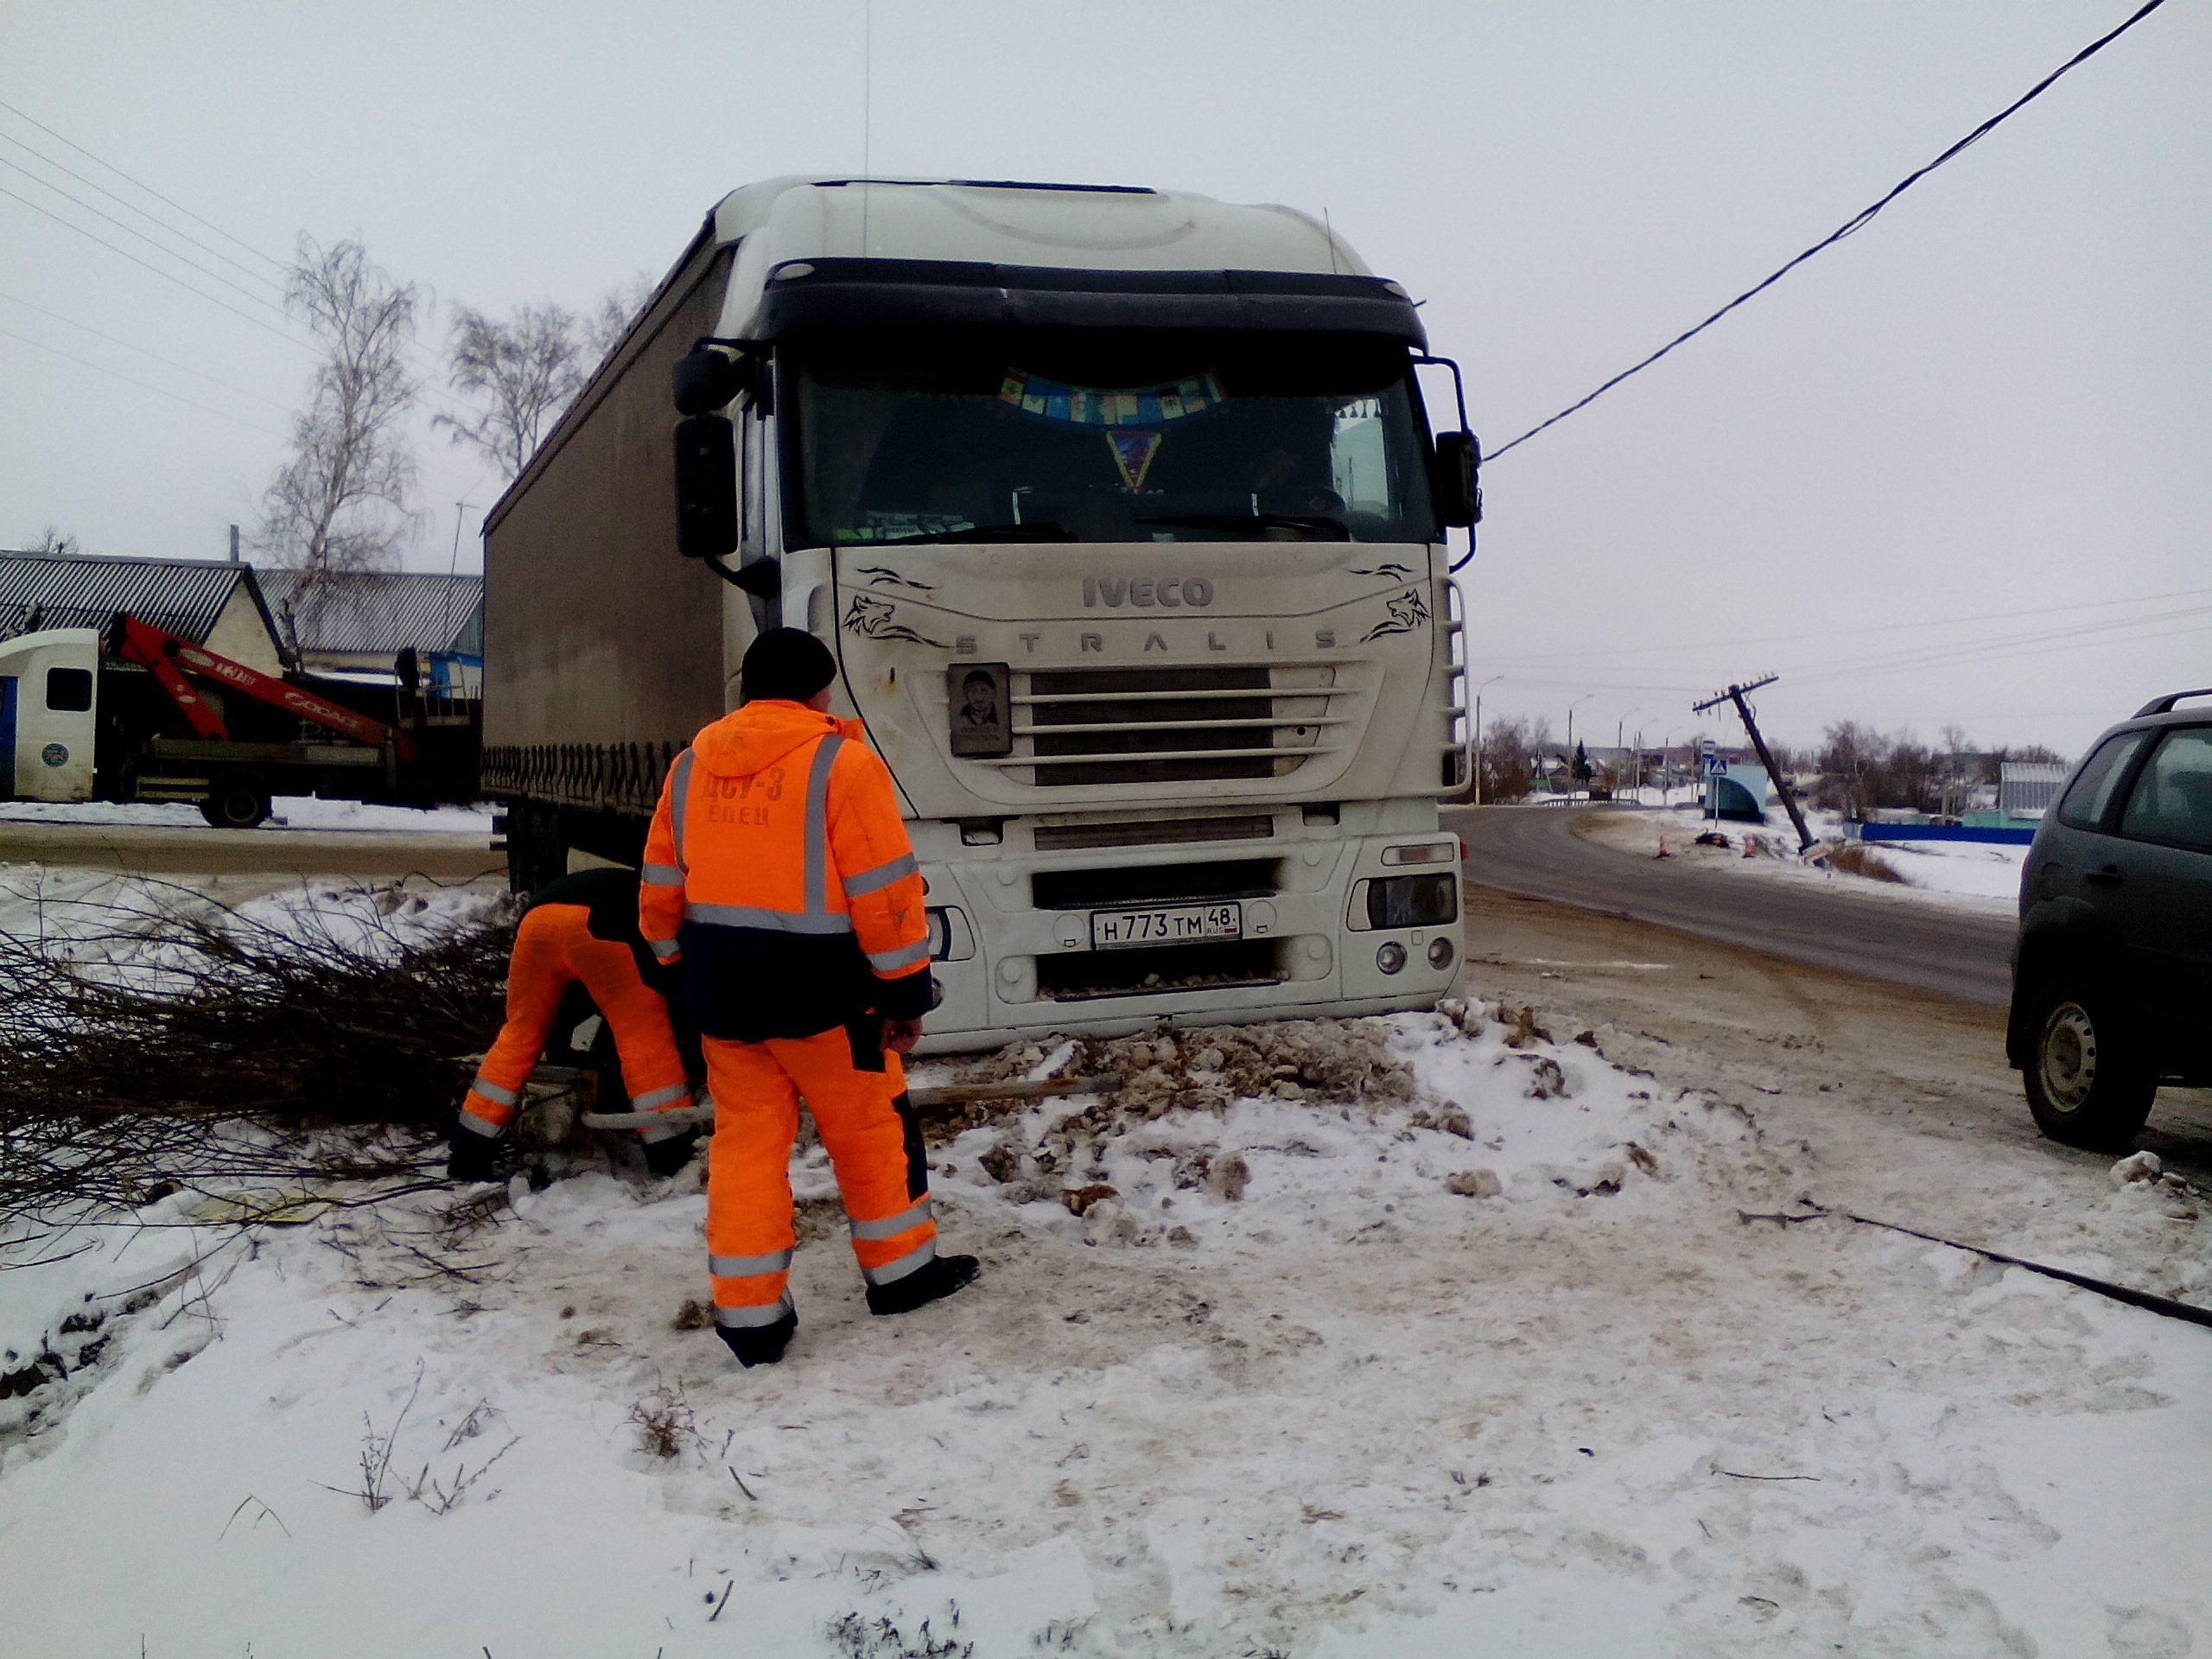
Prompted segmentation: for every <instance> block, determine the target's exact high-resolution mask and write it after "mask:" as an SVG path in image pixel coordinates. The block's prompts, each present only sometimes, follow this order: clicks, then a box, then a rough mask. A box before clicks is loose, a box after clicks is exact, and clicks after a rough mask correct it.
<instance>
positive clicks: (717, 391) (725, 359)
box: [669, 346, 762, 415]
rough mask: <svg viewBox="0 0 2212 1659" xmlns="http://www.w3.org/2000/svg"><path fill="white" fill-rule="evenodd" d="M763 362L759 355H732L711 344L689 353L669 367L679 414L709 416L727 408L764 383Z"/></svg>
mask: <svg viewBox="0 0 2212 1659" xmlns="http://www.w3.org/2000/svg"><path fill="white" fill-rule="evenodd" d="M761 368H762V365H761V364H760V359H757V358H753V357H731V356H729V355H728V354H727V353H721V352H718V351H715V350H714V349H713V348H712V347H711V346H698V347H696V349H694V350H692V351H689V352H686V353H684V354H683V356H682V357H679V358H677V359H676V361H675V363H674V364H673V365H671V367H670V369H669V382H670V385H671V389H672V390H673V391H674V392H675V394H676V412H677V414H679V415H709V414H712V413H713V412H714V411H715V410H718V409H726V408H728V406H729V405H730V404H732V403H734V401H736V399H737V398H738V397H741V396H742V395H744V394H745V393H747V392H749V391H753V390H754V389H755V388H756V387H757V385H759V383H760V374H761Z"/></svg>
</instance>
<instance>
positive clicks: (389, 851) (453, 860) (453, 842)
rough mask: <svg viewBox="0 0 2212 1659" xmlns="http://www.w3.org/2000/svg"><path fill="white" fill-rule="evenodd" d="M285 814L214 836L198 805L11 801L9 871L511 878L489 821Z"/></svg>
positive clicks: (466, 814) (334, 810)
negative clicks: (29, 867)
mask: <svg viewBox="0 0 2212 1659" xmlns="http://www.w3.org/2000/svg"><path fill="white" fill-rule="evenodd" d="M280 820H283V821H281V822H280ZM491 838H492V820H491V815H490V814H489V812H485V811H474V810H467V809H464V808H459V807H442V808H439V809H437V810H434V811H429V812H417V811H411V810H408V809H406V808H404V807H378V806H364V805H362V804H359V803H357V802H352V801H319V800H312V799H307V798H282V799H280V800H278V802H277V817H276V818H272V819H271V820H270V822H269V823H266V824H264V825H263V826H262V827H261V828H259V829H210V828H208V827H207V824H206V823H203V822H202V821H201V820H200V812H199V809H197V808H196V807H191V806H159V805H150V804H137V803H134V804H129V805H111V804H105V803H101V802H91V803H86V804H78V805H47V804H43V803H38V802H22V801H17V802H10V803H8V804H6V805H5V806H4V807H0V864H10V863H13V864H45V865H67V866H75V867H82V868H92V869H114V870H124V871H129V872H131V873H134V874H159V875H270V876H284V877H299V876H307V875H343V876H348V877H352V878H354V879H357V880H358V879H365V878H372V877H377V876H399V875H406V874H410V872H412V873H415V874H422V875H427V876H432V877H435V878H436V879H437V880H440V881H454V880H461V881H468V880H476V879H478V878H479V877H501V876H504V875H505V874H506V855H505V854H503V853H494V852H492V851H490V850H489V849H490V847H491Z"/></svg>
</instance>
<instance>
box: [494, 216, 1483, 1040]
mask: <svg viewBox="0 0 2212 1659" xmlns="http://www.w3.org/2000/svg"><path fill="white" fill-rule="evenodd" d="M1416 365H1436V366H1435V370H1434V371H1433V378H1431V379H1430V381H1429V385H1430V389H1431V390H1432V391H1437V390H1440V389H1441V390H1444V391H1445V392H1446V397H1448V398H1449V399H1450V400H1451V414H1450V416H1449V417H1448V418H1447V419H1446V420H1445V421H1443V422H1441V423H1440V424H1442V425H1444V426H1445V427H1446V429H1445V430H1443V431H1440V432H1439V431H1434V430H1433V428H1432V420H1433V414H1432V411H1431V410H1429V409H1428V408H1427V406H1426V405H1425V404H1424V403H1423V401H1422V397H1421V385H1420V384H1419V381H1418V380H1417V377H1416ZM1458 384H1459V375H1458V371H1457V369H1456V368H1454V367H1453V366H1452V365H1451V364H1450V363H1449V362H1448V361H1447V360H1446V359H1432V358H1429V357H1428V356H1427V341H1426V339H1425V336H1424V334H1423V332H1422V328H1421V321H1420V319H1419V317H1418V315H1416V313H1415V311H1414V305H1413V302H1412V301H1411V300H1410V299H1409V298H1408V296H1407V294H1406V292H1405V290H1404V289H1402V288H1401V287H1399V286H1398V285H1397V284H1396V283H1391V282H1387V281H1384V280H1383V279H1382V278H1380V277H1375V276H1373V275H1371V274H1370V273H1369V272H1368V271H1367V270H1366V268H1365V266H1364V265H1363V264H1362V263H1361V262H1360V260H1359V258H1358V257H1357V255H1356V254H1354V253H1353V252H1352V251H1351V249H1349V248H1348V247H1346V246H1345V245H1344V244H1343V243H1342V242H1341V241H1338V240H1337V239H1335V238H1333V237H1332V234H1331V233H1330V232H1328V231H1327V230H1326V229H1325V227H1324V226H1321V225H1319V224H1318V223H1316V222H1315V221H1314V220H1313V219H1310V218H1308V217H1306V215H1304V214H1302V213H1296V212H1294V211H1292V210H1291V209H1288V208H1284V207H1232V206H1228V205H1224V204H1222V203H1219V202H1215V201H1211V200H1207V199H1205V198H1204V197H1199V196H1191V195H1179V194H1169V193H1164V192H1158V191H1153V190H1143V189H1128V188H1099V187H1090V186H1064V185H1037V184H1018V183H1006V182H989V181H890V180H884V181H859V180H849V179H836V178H823V179H812V178H788V179H777V180H772V181H767V182H765V183H761V184H755V185H751V186H748V187H747V188H744V189H741V190H739V191H736V192H735V193H734V194H731V195H730V196H729V197H728V198H727V199H726V200H723V201H722V202H721V204H720V205H719V206H717V207H715V210H714V212H713V213H710V214H709V216H708V219H707V221H706V223H705V225H704V226H703V227H702V229H701V231H700V232H699V234H698V236H697V238H696V239H695V240H694V241H693V243H692V245H691V246H690V249H689V250H688V251H686V252H685V254H684V255H683V258H682V259H681V260H680V261H679V262H678V263H677V266H676V268H675V269H674V270H673V271H672V272H671V274H670V276H669V277H668V278H667V279H666V280H665V281H664V283H662V284H661V286H660V288H659V289H658V292H657V293H656V294H655V296H654V297H653V299H652V302H650V303H649V305H648V306H647V308H646V309H645V313H644V315H642V316H641V317H640V319H639V321H638V322H637V324H636V325H635V326H634V327H632V330H631V332H630V334H629V335H628V337H627V338H626V340H624V341H623V343H622V344H621V345H620V346H619V347H618V348H617V349H616V350H615V351H614V352H613V353H612V354H611V355H610V356H609V357H608V359H607V361H606V362H605V363H604V364H603V365H601V368H600V370H599V372H598V373H597V375H596V376H595V377H594V379H593V381H592V382H591V384H590V385H589V386H588V388H587V389H586V391H584V393H583V394H582V397H579V399H578V400H577V402H576V404H575V406H574V407H572V408H571V409H570V410H569V411H568V413H567V415H566V416H565V417H564V418H563V420H562V422H561V423H560V425H559V426H558V427H557V429H556V430H555V431H554V433H553V434H552V435H551V436H550V438H549V439H548V440H547V442H545V444H544V446H543V448H542V449H541V450H540V451H539V453H538V454H537V456H536V457H535V458H534V459H533V460H532V461H531V464H530V466H529V467H527V468H526V469H525V470H524V473H523V474H522V475H521V476H520V477H519V478H518V480H516V481H515V484H514V486H512V488H511V489H510V490H509V491H508V493H507V494H506V495H505V498H504V499H502V500H501V501H500V502H499V505H498V506H497V507H495V508H494V509H493V512H492V514H491V515H490V518H489V519H488V521H487V524H486V576H487V593H486V623H485V641H486V666H485V696H486V703H485V715H484V741H485V745H486V747H485V753H484V776H485V783H486V788H487V791H488V792H489V793H491V794H492V795H493V796H495V797H497V798H502V799H504V800H505V803H506V807H507V817H506V823H505V834H506V836H507V843H506V844H507V849H508V853H509V856H510V861H511V865H512V872H513V875H514V879H515V880H516V882H517V884H518V886H521V887H529V886H534V885H536V884H537V883H539V882H542V881H543V880H548V879H550V877H552V876H553V875H556V874H560V873H561V872H562V871H563V870H564V869H565V868H567V865H568V861H569V855H570V854H571V852H572V851H578V850H580V851H583V852H588V853H590V854H593V855H597V856H599V857H602V858H609V859H613V860H616V861H623V862H635V861H637V860H638V858H639V850H640V849H641V847H642V844H643V839H644V832H645V823H646V821H647V819H648V817H650V815H651V813H652V807H653V803H654V800H655V798H656V796H657V794H658V790H659V786H660V781H661V778H662V775H663V773H664V771H665V769H666V767H667V766H668V764H669V762H670V760H671V759H672V758H673V757H674V755H675V754H676V753H677V751H678V750H679V749H681V748H682V747H683V745H684V744H685V743H686V742H687V741H689V740H690V736H691V734H692V733H693V732H694V731H696V729H697V728H699V727H700V726H702V725H703V724H705V723H706V722H707V721H711V720H713V719H715V718H716V717H717V716H719V715H721V714H722V713H724V712H725V711H726V710H727V709H729V708H730V707H732V706H734V702H735V699H736V695H737V669H738V663H739V659H740V658H741V656H742V655H743V653H744V651H745V648H746V646H747V644H749V643H750V642H751V640H752V639H753V637H754V635H755V633H756V632H758V631H760V629H763V628H767V627H773V626H791V627H801V628H805V629H807V630H808V631H809V632H812V633H814V634H816V635H817V637H819V638H820V639H822V640H823V642H824V643H825V644H827V645H829V646H830V647H831V648H832V649H833V650H834V651H835V652H836V656H837V659H838V662H839V664H840V668H841V673H840V677H839V681H838V685H837V698H838V702H837V708H838V709H839V712H841V713H844V714H848V715H858V716H859V717H860V718H861V719H862V720H863V721H866V722H867V725H868V734H869V736H870V739H871V741H873V742H874V745H875V747H876V748H877V750H878V751H879V752H880V753H881V754H882V756H883V758H884V760H886V761H887V763H888V764H889V766H890V768H891V771H892V773H893V777H894V778H895V779H897V781H898V785H899V791H900V793H901V797H902V801H903V804H904V808H905V810H906V816H907V817H908V819H909V828H910V829H911V831H912V836H913V842H914V846H915V849H916V852H917V854H918V857H919V859H920V861H921V867H922V871H923V874H924V875H925V877H926V879H927V880H928V883H929V905H930V920H931V944H932V948H933V954H934V956H935V957H936V966H935V969H934V972H935V974H936V977H937V981H938V995H939V1001H938V1007H937V1009H936V1012H935V1013H934V1014H932V1015H931V1018H930V1020H929V1026H928V1030H929V1035H928V1037H927V1038H925V1044H924V1046H925V1049H935V1050H942V1049H950V1048H961V1047H977V1046H985V1045H988V1044H993V1043H998V1042H1002V1041H1007V1040H1011V1039H1015V1038H1017V1037H1023V1036H1038V1035H1042V1034H1045V1033H1050V1032H1089V1033H1104V1032H1114V1031H1125V1030H1128V1029H1131V1028H1134V1027H1139V1026H1141V1025H1145V1024H1148V1023H1151V1022H1153V1021H1155V1020H1160V1019H1172V1020H1176V1021H1178V1022H1180V1023H1186V1024H1195V1023H1206V1022H1222V1021H1234V1020H1255V1019H1263V1018H1268V1019H1273V1018H1286V1017H1295V1016H1300V1015H1318V1014H1371V1013H1380V1012H1385V1011H1389V1010H1394V1009H1403V1008H1414V1007H1428V1006H1429V1005H1431V1004H1432V1003H1433V1001H1435V999H1436V998H1437V996H1438V995H1440V994H1441V993H1442V992H1443V991H1444V990H1445V989H1446V988H1447V987H1448V986H1449V984H1450V983H1451V982H1452V978H1453V976H1454V974H1455V972H1456V970H1457V969H1458V966H1459V963H1458V960H1457V957H1458V949H1459V938H1458V935H1459V926H1458V923H1459V876H1458V865H1459V849H1458V845H1457V842H1456V840H1455V839H1454V837H1452V836H1450V835H1447V834H1441V833H1440V832H1439V830H1438V828H1437V812H1436V798H1437V796H1438V794H1439V793H1440V791H1446V790H1450V789H1452V788H1454V787H1456V786H1457V785H1459V784H1460V782H1461V781H1462V779H1463V778H1464V776H1465V765H1466V753H1465V709H1464V702H1465V696H1464V691H1465V675H1464V668H1463V664H1462V661H1461V656H1460V636H1459V622H1458V620H1457V613H1456V606H1455V601H1454V600H1453V597H1452V594H1453V589H1452V583H1451V582H1450V581H1449V579H1448V575H1447V571H1446V546H1445V527H1446V526H1447V525H1464V524H1470V523H1471V521H1472V519H1473V518H1474V517H1475V516H1476V512H1477V500H1478V497H1477V494H1476V491H1475V485H1474V457H1475V446H1474V441H1473V439H1472V437H1471V435H1470V434H1469V433H1468V432H1467V431H1466V429H1465V426H1466V423H1465V405H1464V401H1463V400H1462V399H1461V398H1460V397H1459V395H1458V391H1457V388H1458ZM671 394H672V404H671ZM679 417H681V418H679Z"/></svg>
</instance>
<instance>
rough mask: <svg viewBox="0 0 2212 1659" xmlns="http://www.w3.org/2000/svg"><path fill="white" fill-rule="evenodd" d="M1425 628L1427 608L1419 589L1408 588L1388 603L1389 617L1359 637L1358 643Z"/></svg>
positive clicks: (1363, 643)
mask: <svg viewBox="0 0 2212 1659" xmlns="http://www.w3.org/2000/svg"><path fill="white" fill-rule="evenodd" d="M1427 626H1428V606H1427V602H1426V601H1423V600H1422V598H1421V589H1419V588H1407V589H1406V591H1405V592H1404V593H1402V594H1399V595H1398V596H1397V597H1396V598H1395V599H1394V600H1392V601H1390V614H1389V616H1387V617H1385V618H1383V620H1382V621H1380V622H1377V623H1376V625H1375V626H1373V627H1371V628H1370V629H1369V630H1368V631H1367V632H1365V633H1363V634H1362V635H1360V637H1359V639H1360V643H1361V644H1362V645H1365V644H1366V643H1367V642H1368V641H1369V640H1370V639H1382V638H1383V636H1384V635H1385V634H1391V633H1411V632H1413V631H1414V629H1415V628H1425V627H1427Z"/></svg>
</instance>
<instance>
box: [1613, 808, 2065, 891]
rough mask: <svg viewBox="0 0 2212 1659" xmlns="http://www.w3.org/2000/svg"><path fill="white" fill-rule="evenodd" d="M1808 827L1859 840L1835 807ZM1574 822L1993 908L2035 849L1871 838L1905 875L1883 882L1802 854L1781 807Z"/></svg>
mask: <svg viewBox="0 0 2212 1659" xmlns="http://www.w3.org/2000/svg"><path fill="white" fill-rule="evenodd" d="M1806 827H1807V828H1808V829H1810V830H1811V831H1812V833H1813V836H1814V837H1815V840H1816V841H1819V842H1822V843H1824V844H1827V845H1829V846H1836V845H1843V844H1849V845H1854V846H1855V845H1858V844H1859V843H1856V842H1850V843H1846V842H1845V841H1844V836H1843V821H1842V819H1841V818H1840V817H1838V816H1837V815H1836V814H1834V813H1833V812H1808V814H1807V815H1806ZM1574 828H1575V830H1576V833H1578V834H1580V835H1586V836H1589V837H1590V838H1591V839H1592V841H1595V842H1599V843H1600V844H1602V845H1605V846H1608V847H1613V848H1617V849H1619V850H1621V851H1623V852H1628V853H1634V854H1637V855H1642V856H1643V857H1646V858H1649V857H1653V856H1656V855H1657V853H1658V851H1659V849H1660V848H1661V847H1662V845H1663V846H1664V847H1665V849H1666V850H1667V855H1668V856H1669V857H1670V858H1680V859H1684V860H1688V861H1692V862H1694V863H1695V864H1696V865H1697V866H1698V868H1700V869H1713V870H1718V871H1722V872H1726V873H1728V874H1738V875H1744V876H1747V877H1754V878H1758V879H1762V880H1795V881H1827V882H1842V883H1845V884H1847V885H1848V886H1850V887H1851V888H1852V889H1853V891H1854V892H1863V893H1885V894H1887V895H1888V896H1889V897H1891V898H1895V899H1908V900H1912V901H1915V902H1919V903H1923V904H1939V905H1951V906H1955V907H1960V908H1965V909H1972V910H1987V911H1997V910H2010V909H2011V908H2012V906H2015V905H2016V904H2017V903H2018V899H2019V893H2020V866H2021V864H2022V862H2023V861H2024V860H2025V859H2026V857H2027V853H2028V849H2026V848H2025V847H2023V846H2018V845H2014V844H2010V843H1998V842H1866V843H1865V846H1866V853H1867V855H1869V856H1871V857H1873V858H1875V859H1878V860H1879V861H1881V862H1882V863H1883V864H1885V865H1886V866H1887V867H1888V868H1890V869H1891V871H1892V872H1893V873H1894V874H1896V875H1897V877H1898V880H1896V881H1878V880H1870V879H1868V878H1867V877H1865V876H1862V875H1857V874H1852V873H1850V872H1848V871H1843V870H1837V869H1834V868H1829V867H1828V866H1827V865H1826V864H1812V863H1808V862H1807V861H1805V860H1803V859H1802V858H1801V857H1799V855H1798V851H1797V836H1796V831H1795V830H1793V829H1791V828H1790V827H1789V822H1788V820H1787V818H1786V817H1784V816H1783V814H1782V813H1781V812H1780V810H1778V809H1777V810H1776V811H1775V812H1773V813H1770V815H1769V820H1768V822H1767V823H1764V824H1747V823H1733V822H1731V821H1728V820H1726V819H1723V820H1721V821H1719V822H1718V823H1716V822H1714V821H1713V820H1712V819H1709V818H1707V817H1704V816H1703V815H1702V814H1701V813H1700V810H1698V809H1697V808H1696V807H1694V806H1676V807H1670V808H1667V809H1665V810H1657V809H1646V810H1638V811H1617V812H1592V813H1589V814H1586V815H1584V816H1582V817H1578V818H1577V820H1576V821H1575V825H1574ZM1706 833H1717V834H1719V835H1720V836H1723V837H1725V839H1726V845H1725V846H1713V847H1700V846H1699V845H1698V843H1697V838H1698V836H1700V835H1701V834H1706Z"/></svg>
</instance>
